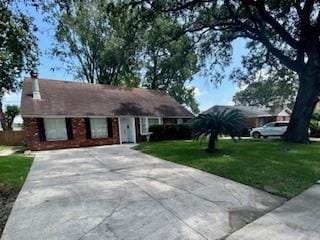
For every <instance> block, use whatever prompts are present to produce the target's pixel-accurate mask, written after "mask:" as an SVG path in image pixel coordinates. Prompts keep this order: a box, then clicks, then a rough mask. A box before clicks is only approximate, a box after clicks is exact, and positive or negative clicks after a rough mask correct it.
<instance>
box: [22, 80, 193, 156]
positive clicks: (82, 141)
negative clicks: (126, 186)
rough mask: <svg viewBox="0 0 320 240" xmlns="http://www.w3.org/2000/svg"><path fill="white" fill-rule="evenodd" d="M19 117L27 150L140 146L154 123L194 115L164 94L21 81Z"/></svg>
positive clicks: (99, 86)
mask: <svg viewBox="0 0 320 240" xmlns="http://www.w3.org/2000/svg"><path fill="white" fill-rule="evenodd" d="M21 115H22V118H23V120H24V127H25V133H26V144H27V146H28V147H29V148H30V149H31V150H44V149H59V148H70V147H84V146H95V145H106V144H122V143H136V142H140V141H142V140H143V139H145V138H146V136H147V135H149V134H150V133H149V131H148V130H149V127H150V126H151V125H154V124H166V123H181V122H186V121H189V120H190V119H192V118H193V114H192V113H191V112H189V111H188V110H186V109H185V108H184V107H183V106H181V105H180V104H179V103H178V102H176V101H175V100H174V99H173V98H172V97H170V96H169V95H168V94H166V93H165V92H163V91H156V90H148V89H143V88H126V87H114V86H108V85H99V84H87V83H77V82H68V81H56V80H46V79H37V78H36V77H33V78H26V79H25V81H24V83H23V90H22V99H21Z"/></svg>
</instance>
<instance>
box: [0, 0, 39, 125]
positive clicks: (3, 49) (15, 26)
mask: <svg viewBox="0 0 320 240" xmlns="http://www.w3.org/2000/svg"><path fill="white" fill-rule="evenodd" d="M12 2H13V1H0V32H1V34H0V66H1V67H0V79H1V81H0V120H1V124H2V127H3V129H4V130H6V129H7V123H6V120H5V118H6V116H5V114H4V113H3V110H2V100H3V99H2V98H3V96H4V94H5V93H8V92H15V91H17V90H19V89H20V84H21V81H20V76H21V73H22V72H24V71H27V72H28V71H31V70H35V68H36V64H37V60H38V54H37V53H38V48H37V39H36V37H35V35H34V34H33V32H34V31H35V30H36V29H35V26H34V25H33V24H32V19H31V18H29V17H28V16H26V15H24V14H23V13H21V12H20V11H19V10H18V9H14V10H13V9H12V8H11V7H10V6H11V5H10V4H11V3H12Z"/></svg>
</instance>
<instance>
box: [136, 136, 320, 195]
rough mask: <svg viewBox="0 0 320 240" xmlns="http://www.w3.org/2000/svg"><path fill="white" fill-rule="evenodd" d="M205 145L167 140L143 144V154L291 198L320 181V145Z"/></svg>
mask: <svg viewBox="0 0 320 240" xmlns="http://www.w3.org/2000/svg"><path fill="white" fill-rule="evenodd" d="M205 148H206V143H202V144H200V143H199V142H195V141H164V142H154V143H142V144H140V145H138V146H137V147H136V149H137V150H141V151H142V152H144V153H147V154H150V155H153V156H156V157H159V158H162V159H165V160H168V161H172V162H176V163H179V164H183V165H187V166H191V167H194V168H198V169H201V170H203V171H206V172H209V173H213V174H216V175H219V176H222V177H226V178H229V179H232V180H235V181H237V182H241V183H244V184H247V185H250V186H254V187H257V188H260V189H264V190H267V191H270V192H273V193H274V194H278V195H281V196H284V197H287V198H291V197H293V196H295V195H297V194H299V193H300V192H302V191H303V190H304V189H306V188H308V187H309V186H310V185H312V184H313V183H315V182H316V181H317V180H319V179H320V143H312V144H309V145H303V144H289V143H284V142H281V141H274V140H273V141H272V140H241V141H238V142H236V143H235V142H233V141H232V140H220V141H219V142H218V148H219V151H218V152H216V153H214V154H209V153H207V152H205V151H204V149H205Z"/></svg>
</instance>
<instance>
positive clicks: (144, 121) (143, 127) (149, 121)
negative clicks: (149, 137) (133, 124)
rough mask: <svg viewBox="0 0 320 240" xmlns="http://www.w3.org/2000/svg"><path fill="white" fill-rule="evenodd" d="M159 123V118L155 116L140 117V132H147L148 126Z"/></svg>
mask: <svg viewBox="0 0 320 240" xmlns="http://www.w3.org/2000/svg"><path fill="white" fill-rule="evenodd" d="M158 124H161V119H160V118H155V117H142V118H140V132H141V134H142V135H143V134H148V133H149V128H150V127H151V126H153V125H158Z"/></svg>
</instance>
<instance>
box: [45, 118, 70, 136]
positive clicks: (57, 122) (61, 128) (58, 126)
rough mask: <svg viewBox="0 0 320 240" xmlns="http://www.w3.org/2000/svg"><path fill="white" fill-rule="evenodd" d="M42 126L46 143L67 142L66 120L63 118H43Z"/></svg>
mask: <svg viewBox="0 0 320 240" xmlns="http://www.w3.org/2000/svg"><path fill="white" fill-rule="evenodd" d="M44 126H45V131H46V139H47V140H48V141H58V140H67V139H68V136H67V129H66V120H65V119H64V118H45V119H44Z"/></svg>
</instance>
